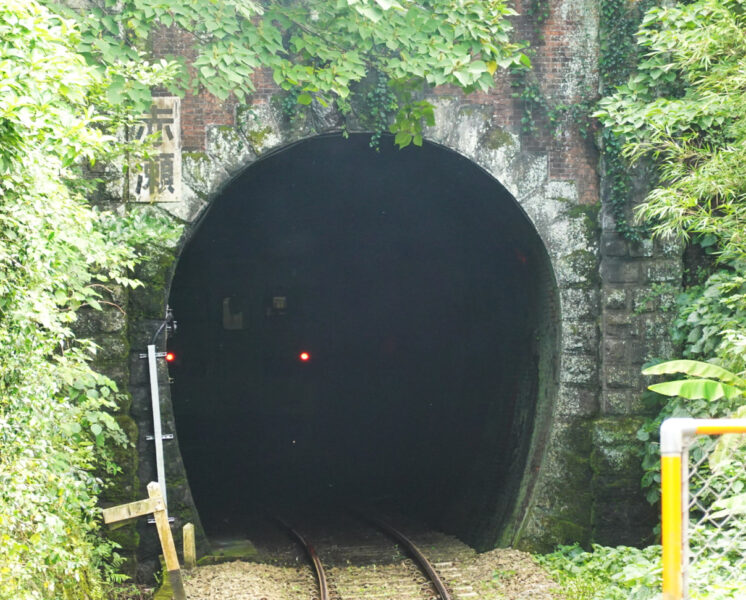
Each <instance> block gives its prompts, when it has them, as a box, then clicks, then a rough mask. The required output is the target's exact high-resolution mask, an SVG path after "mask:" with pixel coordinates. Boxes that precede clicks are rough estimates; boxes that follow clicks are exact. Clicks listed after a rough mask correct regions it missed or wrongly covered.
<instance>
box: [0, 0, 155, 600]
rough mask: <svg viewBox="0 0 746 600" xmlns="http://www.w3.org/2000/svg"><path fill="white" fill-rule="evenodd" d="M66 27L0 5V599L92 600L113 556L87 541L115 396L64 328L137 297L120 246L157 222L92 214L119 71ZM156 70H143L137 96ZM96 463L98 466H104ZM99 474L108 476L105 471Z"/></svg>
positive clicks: (21, 3)
mask: <svg viewBox="0 0 746 600" xmlns="http://www.w3.org/2000/svg"><path fill="white" fill-rule="evenodd" d="M80 41H81V39H80V35H79V33H78V31H77V29H76V25H75V23H73V22H71V21H68V20H65V19H62V18H60V17H59V16H57V15H56V14H54V13H52V12H50V11H49V10H48V9H46V8H45V7H43V6H41V5H40V4H39V3H37V2H36V1H35V0H6V2H3V3H2V4H0V548H2V550H1V551H0V598H2V599H3V600H11V599H12V600H33V599H37V598H55V599H58V598H64V599H67V598H70V599H76V600H80V599H88V598H101V597H103V595H104V593H105V587H104V582H103V581H102V579H101V573H100V571H99V568H100V567H101V566H102V565H103V562H104V560H105V559H110V557H111V552H112V547H111V545H110V544H108V543H106V542H103V541H102V540H101V539H99V538H98V537H97V536H96V530H97V519H96V515H97V511H96V493H97V492H98V491H99V490H100V489H101V481H100V480H99V479H97V478H96V477H95V476H94V474H93V470H94V468H96V467H100V466H107V465H106V463H105V462H102V456H104V455H103V454H102V449H103V447H104V446H105V443H106V441H107V440H112V441H115V442H123V441H124V436H123V434H122V433H121V431H120V430H119V428H118V427H117V424H116V421H115V419H114V417H113V416H112V415H111V414H110V413H109V412H108V411H109V410H111V409H113V408H114V406H115V405H114V402H113V399H114V397H115V393H116V392H115V386H114V384H113V383H112V382H111V381H109V380H107V379H106V378H104V377H102V376H100V375H98V374H96V373H94V372H93V371H92V370H91V369H90V367H89V365H88V361H89V359H90V357H91V354H92V352H93V351H94V347H93V345H92V344H90V343H86V342H84V341H82V340H76V339H75V337H74V335H73V333H72V331H71V326H72V325H73V324H74V322H75V319H76V315H77V313H78V311H79V309H81V308H82V307H84V306H89V307H92V308H97V307H100V304H101V303H103V302H107V299H106V297H105V293H104V291H105V290H106V289H108V288H110V287H111V286H126V285H134V282H133V281H132V280H130V279H129V277H128V275H127V273H128V270H129V269H130V268H131V267H132V266H133V265H134V264H135V262H136V260H137V256H136V253H135V250H134V248H133V247H132V245H131V244H130V242H131V241H133V240H135V239H138V240H139V239H142V236H147V234H148V231H149V230H150V229H152V227H150V225H151V224H153V223H154V224H158V223H159V220H158V218H157V217H155V216H151V215H147V214H136V213H132V214H130V215H128V216H126V217H123V218H120V217H117V216H116V215H113V214H112V213H110V212H107V211H105V210H97V209H94V208H93V207H91V206H90V205H89V204H88V203H87V202H86V200H85V198H84V194H85V192H86V191H88V190H89V186H90V185H94V184H95V182H92V181H90V180H89V179H87V178H86V177H84V174H83V168H84V166H85V165H86V164H88V165H90V163H92V162H94V161H97V160H101V159H105V158H111V157H114V156H116V155H117V154H119V153H121V152H124V151H126V150H127V149H128V148H127V147H126V145H121V144H119V143H117V142H116V139H115V137H114V136H113V135H110V134H107V131H114V130H115V129H116V127H117V125H118V123H119V122H121V120H122V119H123V118H124V113H123V111H121V110H117V111H113V112H112V114H111V115H109V116H106V115H105V114H104V111H105V112H108V111H109V109H110V108H111V107H110V106H109V104H108V101H107V100H106V98H105V97H104V96H103V91H104V90H106V89H107V88H110V87H111V84H112V81H113V78H114V77H116V76H125V75H127V71H126V65H111V66H109V67H107V68H92V67H91V66H89V65H87V64H86V61H85V59H84V58H83V57H82V56H80V55H79V54H77V52H76V50H75V48H76V47H77V45H78V44H79V43H80ZM168 71H169V67H168V65H167V64H165V63H163V64H159V65H140V69H139V72H140V73H141V75H142V81H143V85H144V84H148V85H149V84H153V83H157V82H159V81H162V80H163V77H164V76H165V75H167V74H168ZM104 458H105V456H104ZM108 466H109V467H110V468H113V467H114V466H113V465H111V464H109V465H108Z"/></svg>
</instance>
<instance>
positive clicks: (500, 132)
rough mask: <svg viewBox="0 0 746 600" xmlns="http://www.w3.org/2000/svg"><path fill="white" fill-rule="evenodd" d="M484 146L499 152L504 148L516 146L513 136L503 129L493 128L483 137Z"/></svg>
mask: <svg viewBox="0 0 746 600" xmlns="http://www.w3.org/2000/svg"><path fill="white" fill-rule="evenodd" d="M482 144H484V145H485V146H487V147H488V148H490V149H491V150H499V149H500V148H503V147H506V146H507V147H510V146H514V145H515V140H513V136H512V135H510V134H509V133H508V132H507V131H505V130H504V129H502V128H501V127H497V126H495V127H492V128H491V129H489V130H488V131H487V133H485V134H484V136H483V137H482Z"/></svg>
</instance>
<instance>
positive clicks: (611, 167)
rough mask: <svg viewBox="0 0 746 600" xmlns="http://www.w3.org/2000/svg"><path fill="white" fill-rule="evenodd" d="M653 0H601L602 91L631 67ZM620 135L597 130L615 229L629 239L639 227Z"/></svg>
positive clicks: (636, 239)
mask: <svg viewBox="0 0 746 600" xmlns="http://www.w3.org/2000/svg"><path fill="white" fill-rule="evenodd" d="M655 1H656V0H643V1H641V2H636V3H631V2H628V1H627V0H601V3H600V23H599V25H600V31H599V34H600V42H601V44H600V54H599V75H600V78H601V86H602V92H604V93H610V92H612V91H613V90H614V88H616V86H619V85H622V84H623V83H625V82H626V81H627V79H628V78H629V76H630V74H631V73H632V71H633V70H634V68H635V63H636V58H637V44H636V39H635V33H636V32H637V28H638V26H639V24H640V21H641V20H642V16H643V15H644V14H645V12H646V11H647V9H648V8H650V7H651V6H652V5H653V4H654V3H655ZM623 146H624V138H623V137H622V136H620V135H618V134H617V133H616V132H614V131H613V130H612V129H611V128H604V129H602V132H601V153H602V158H603V164H604V174H605V176H606V182H607V186H608V188H607V202H608V204H609V207H610V209H611V214H612V216H613V217H614V223H615V225H616V230H617V232H619V233H620V234H621V235H622V236H623V237H624V238H625V239H627V240H628V241H631V242H639V241H640V240H641V233H642V229H641V228H640V227H639V226H636V225H634V224H632V223H631V222H630V219H629V208H630V200H631V194H632V180H631V176H630V171H629V166H628V164H627V161H626V160H625V158H624V157H623V156H622V148H623Z"/></svg>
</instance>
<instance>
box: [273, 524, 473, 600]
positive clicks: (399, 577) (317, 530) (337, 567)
mask: <svg viewBox="0 0 746 600" xmlns="http://www.w3.org/2000/svg"><path fill="white" fill-rule="evenodd" d="M278 520H279V521H280V522H281V523H282V525H283V526H284V527H285V528H286V529H287V530H288V531H289V532H291V533H292V534H293V536H294V537H295V538H296V539H297V540H298V542H299V543H300V544H301V545H302V546H303V548H304V550H305V553H306V555H307V556H308V558H309V561H310V562H311V563H312V565H313V568H314V571H315V574H316V580H317V582H318V600H458V598H459V596H454V595H453V594H452V593H451V591H450V590H449V587H448V585H447V584H446V583H445V582H444V581H443V578H442V577H441V575H440V574H439V572H438V568H442V567H443V566H444V565H443V563H440V564H439V565H435V564H433V563H432V562H431V561H430V560H428V558H427V557H426V556H425V553H423V552H422V550H421V549H420V548H419V547H418V546H417V544H415V542H414V541H413V540H412V539H410V538H409V537H408V536H406V535H404V534H403V533H402V532H401V531H400V530H399V529H397V528H395V527H394V526H392V525H391V524H390V523H387V522H386V521H383V520H381V519H379V518H374V517H358V516H353V515H344V516H340V515H335V517H334V518H333V519H329V518H327V519H319V518H318V517H316V518H314V519H313V520H311V521H309V522H308V523H303V524H301V525H300V526H297V525H295V524H290V523H289V522H288V521H286V520H283V519H278Z"/></svg>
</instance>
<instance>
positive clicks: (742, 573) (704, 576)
mask: <svg viewBox="0 0 746 600" xmlns="http://www.w3.org/2000/svg"><path fill="white" fill-rule="evenodd" d="M688 454H689V461H688V463H689V465H688V493H687V496H688V498H687V509H688V513H689V514H688V519H687V520H685V524H687V526H686V528H685V531H686V534H685V538H684V539H685V542H686V543H685V544H684V548H685V555H684V556H685V562H684V576H685V588H684V589H685V590H686V589H687V588H688V590H689V596H690V597H691V598H693V599H694V598H708V599H709V598H712V599H715V598H742V599H746V435H743V434H734V433H725V434H722V435H718V436H714V435H707V436H697V437H696V438H695V439H694V440H693V441H692V442H691V444H690V447H689V452H688ZM687 522H688V523H687ZM686 584H688V585H686Z"/></svg>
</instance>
